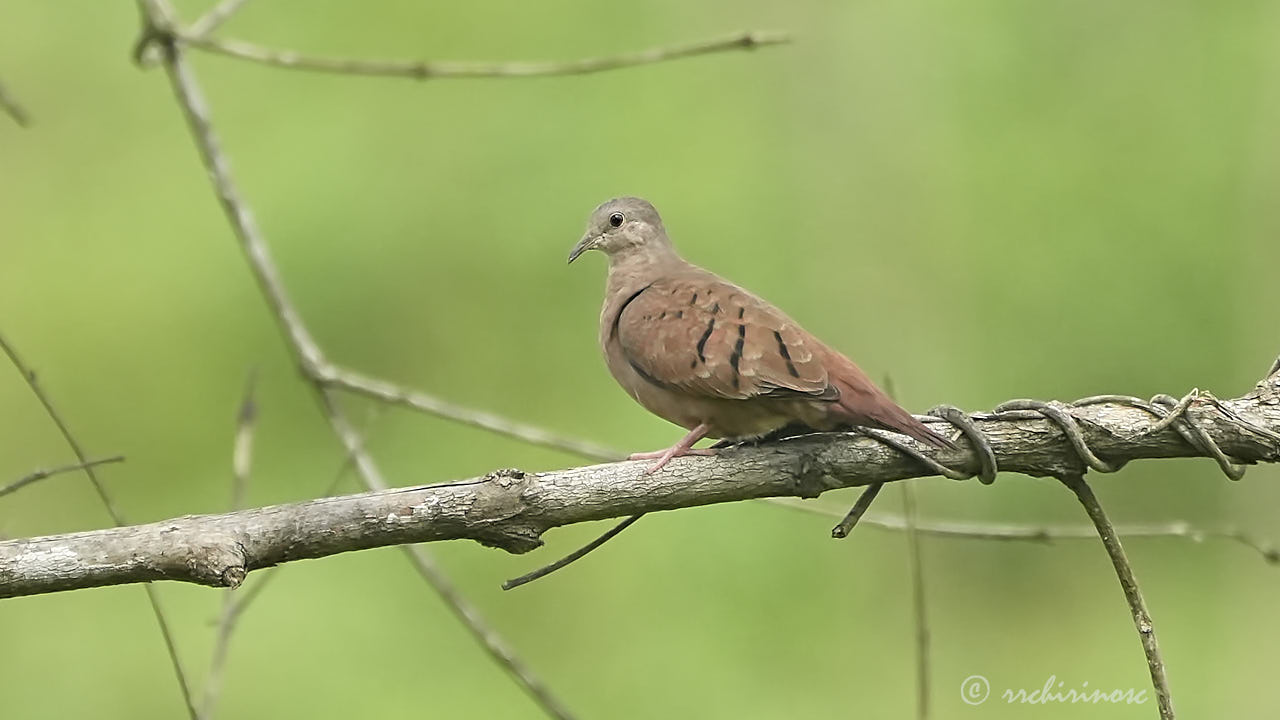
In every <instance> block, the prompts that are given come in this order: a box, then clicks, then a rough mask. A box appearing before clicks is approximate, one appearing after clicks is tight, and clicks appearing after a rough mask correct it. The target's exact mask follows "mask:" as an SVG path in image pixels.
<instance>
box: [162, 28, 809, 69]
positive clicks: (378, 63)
mask: <svg viewBox="0 0 1280 720" xmlns="http://www.w3.org/2000/svg"><path fill="white" fill-rule="evenodd" d="M178 40H179V41H181V42H182V43H183V44H185V45H189V46H190V47H193V48H198V49H200V50H205V51H208V52H212V53H217V54H219V55H225V56H227V57H232V58H237V59H240V60H248V61H250V62H256V63H261V64H263V65H271V66H273V67H280V68H288V69H290V70H307V71H311V72H325V73H337V74H343V75H376V76H385V77H407V78H413V79H415V80H430V79H435V78H499V77H533V76H547V75H586V74H589V73H598V72H604V71H607V70H617V69H619V68H626V67H634V66H637V65H649V64H652V63H659V62H666V61H669V60H677V59H680V58H687V57H694V56H697V55H708V54H711V53H717V52H723V51H726V50H752V49H755V48H758V47H764V46H767V45H779V44H782V43H786V42H789V41H790V38H789V37H788V36H787V35H785V34H782V33H771V32H741V33H735V34H733V35H730V36H728V37H723V38H717V39H714V40H703V41H700V42H694V43H689V44H686V45H675V46H672V47H666V48H650V49H648V50H640V51H637V52H630V53H623V54H621V55H613V56H609V57H596V58H582V59H578V60H565V61H547V62H457V61H421V60H365V59H356V58H333V57H318V56H308V55H302V54H300V53H296V52H293V51H291V50H277V49H274V48H268V47H262V46H260V45H253V44H251V43H247V42H242V41H239V40H226V39H218V38H211V37H208V36H207V35H205V34H201V33H195V32H184V33H180V34H179V35H178Z"/></svg>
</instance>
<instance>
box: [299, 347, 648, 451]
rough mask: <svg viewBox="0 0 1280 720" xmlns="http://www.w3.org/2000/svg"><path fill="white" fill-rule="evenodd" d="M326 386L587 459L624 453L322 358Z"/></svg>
mask: <svg viewBox="0 0 1280 720" xmlns="http://www.w3.org/2000/svg"><path fill="white" fill-rule="evenodd" d="M312 377H313V378H314V380H315V381H317V382H319V383H322V384H323V385H325V386H326V387H332V388H338V389H342V390H347V391H350V392H354V393H358V394H360V395H364V396H366V397H370V398H373V399H375V400H380V401H382V402H385V403H389V404H392V405H400V406H403V407H407V408H410V409H413V410H417V411H419V412H422V413H426V414H428V415H434V416H436V417H441V418H445V419H447V420H452V421H454V422H456V423H459V424H462V425H468V426H470V427H474V428H479V429H481V430H488V431H489V432H492V433H496V434H498V435H503V436H506V437H510V438H514V439H516V440H520V441H523V442H527V443H529V444H531V445H539V446H542V447H546V448H551V449H553V450H561V451H563V452H567V453H572V454H574V455H578V456H580V457H584V458H588V459H591V460H603V461H610V460H621V459H622V458H624V457H626V453H623V452H620V451H617V450H614V449H612V448H608V447H605V446H603V445H598V444H596V443H593V442H589V441H586V440H578V439H576V438H571V437H567V436H564V435H558V434H556V433H553V432H551V431H549V430H546V429H544V428H541V427H538V426H536V425H530V424H528V423H522V422H518V421H515V420H511V419H509V418H506V417H503V416H501V415H498V414H495V413H490V412H485V411H483V410H476V409H474V408H470V407H466V406H464V405H458V404H456V403H451V402H449V401H447V400H442V399H440V398H437V397H435V396H432V395H428V394H426V393H422V392H418V391H416V390H409V389H406V388H402V387H399V386H397V385H395V384H393V383H389V382H386V381H383V380H378V379H375V378H370V377H366V376H364V375H361V374H359V373H356V372H352V371H350V370H347V369H344V368H340V367H337V366H334V365H330V364H329V363H328V362H327V361H322V362H321V364H320V365H319V366H318V367H317V368H316V369H315V371H314V375H313V376H312Z"/></svg>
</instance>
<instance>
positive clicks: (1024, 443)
mask: <svg viewBox="0 0 1280 720" xmlns="http://www.w3.org/2000/svg"><path fill="white" fill-rule="evenodd" d="M1223 404H1224V406H1226V408H1227V409H1228V410H1229V411H1230V412H1231V413H1232V414H1235V415H1238V416H1240V417H1241V418H1242V419H1244V420H1246V421H1248V422H1249V423H1251V424H1254V425H1257V426H1259V427H1262V428H1267V429H1271V430H1280V376H1275V377H1273V378H1271V379H1269V380H1267V381H1265V382H1264V383H1262V384H1260V385H1259V386H1258V387H1257V388H1256V389H1255V390H1254V391H1253V392H1251V393H1249V394H1248V395H1245V396H1244V397H1242V398H1238V399H1235V400H1228V401H1224V402H1223ZM1072 412H1073V413H1074V414H1075V416H1076V417H1077V418H1078V419H1079V425H1080V429H1081V432H1082V433H1083V436H1084V437H1085V439H1086V441H1087V442H1088V444H1089V446H1090V447H1092V448H1093V450H1094V452H1095V453H1097V454H1098V455H1100V456H1103V457H1107V458H1109V459H1110V461H1112V462H1126V461H1131V460H1137V459H1140V458H1169V457H1194V456H1201V455H1202V454H1201V451H1199V450H1197V449H1196V448H1193V447H1192V446H1190V445H1189V444H1188V443H1187V442H1186V441H1185V440H1184V439H1183V437H1182V436H1181V435H1180V434H1179V433H1178V432H1177V428H1176V427H1166V428H1165V429H1164V430H1161V431H1160V432H1156V433H1149V432H1146V431H1147V430H1148V429H1149V428H1150V427H1151V426H1152V425H1154V424H1155V423H1156V422H1158V420H1159V418H1156V417H1153V416H1152V415H1150V414H1148V413H1147V412H1145V411H1143V410H1141V409H1139V408H1135V407H1133V406H1130V405H1125V404H1119V403H1098V404H1092V405H1086V406H1080V407H1072ZM1187 412H1188V414H1189V416H1192V417H1195V418H1197V426H1198V427H1200V428H1202V429H1203V430H1204V431H1205V433H1206V434H1207V435H1208V437H1210V438H1211V439H1212V440H1213V441H1214V442H1215V443H1217V444H1218V445H1219V446H1220V447H1221V448H1222V450H1223V451H1224V452H1226V453H1228V454H1229V455H1230V456H1232V457H1233V458H1234V459H1236V461H1238V462H1280V447H1277V446H1276V444H1275V443H1274V442H1273V441H1271V440H1270V439H1269V438H1267V437H1264V436H1260V435H1258V434H1256V433H1254V432H1252V431H1250V430H1248V429H1246V428H1242V427H1241V426H1240V425H1238V424H1236V423H1234V422H1230V421H1228V420H1227V419H1226V416H1225V415H1224V414H1223V413H1221V412H1215V411H1213V409H1212V406H1211V405H1208V404H1205V405H1202V404H1200V403H1193V404H1192V406H1191V407H1190V408H1189V409H1188V411H1187ZM971 417H972V419H973V421H974V423H975V425H976V426H977V427H978V428H979V429H980V430H981V431H982V432H983V434H984V435H986V436H987V437H988V438H990V439H991V441H992V442H991V446H992V449H993V450H994V453H995V456H996V458H997V459H998V462H999V464H1000V467H1001V468H1003V469H1004V470H1005V471H1006V472H1017V473H1023V474H1027V475H1032V476H1045V475H1052V474H1053V473H1054V472H1058V471H1060V470H1062V469H1063V468H1076V469H1077V471H1079V470H1080V469H1082V465H1081V460H1080V459H1079V457H1078V456H1077V455H1076V454H1075V452H1074V449H1073V446H1072V445H1071V444H1070V443H1069V442H1067V441H1066V439H1065V438H1064V435H1063V433H1062V431H1061V429H1060V428H1059V427H1058V425H1057V424H1056V423H1055V422H1054V421H1053V420H1050V419H1047V418H1045V417H1044V416H1041V415H1037V414H1034V413H1030V414H1029V413H1025V412H1022V411H1013V412H1007V413H998V414H991V413H981V414H976V415H973V416H971ZM350 447H351V446H350V445H348V449H350ZM935 457H936V459H937V460H938V461H939V462H942V463H944V464H946V465H947V466H949V467H956V468H970V469H971V470H974V471H977V470H978V469H979V467H978V466H979V460H978V458H977V457H976V455H975V453H973V452H972V451H971V450H964V449H957V450H939V451H936V454H935ZM645 469H647V465H645V463H643V462H620V463H612V464H605V465H594V466H589V467H583V468H575V469H571V470H562V471H557V472H548V473H537V474H525V473H522V472H519V471H514V470H513V471H501V472H495V473H492V474H491V475H489V476H485V477H482V478H475V479H471V480H467V481H463V482H458V483H451V484H446V485H432V486H427V487H417V488H405V489H401V490H390V491H385V492H377V493H365V494H362V495H353V496H346V497H334V498H321V499H317V500H312V501H309V502H305V503H297V504H292V505H281V506H275V507H269V508H260V509H256V510H246V511H243V512H240V513H229V514H225V515H212V516H196V517H187V518H179V519H175V520H170V521H166V522H162V523H154V524H151V525H142V526H138V527H134V528H122V529H116V530H99V531H94V532H90V533H77V534H72V535H63V536H53V537H48V538H33V539H28V540H10V541H6V542H0V597H6V596H12V595H29V594H36V593H41V592H54V591H58V590H69V589H74V588H80V587H95V586H100V585H113V584H120V583H127V582H143V581H149V580H159V579H173V580H184V581H188V582H196V583H201V584H206V585H235V584H237V583H238V582H240V581H241V580H242V579H243V577H244V574H245V573H246V572H248V571H250V570H253V569H257V568H262V567H268V566H271V565H275V564H279V563H283V562H289V561H292V560H298V559H303V558H315V557H324V556H327V555H332V554H335V553H339V552H346V551H350V550H361V549H366V548H371V547H380V546H385V545H395V544H405V543H419V542H433V541H439V540H453V539H463V538H467V539H472V540H477V541H479V542H481V543H482V544H485V545H489V546H494V547H500V548H503V549H505V550H508V551H510V552H526V551H528V550H532V549H533V548H535V547H537V546H538V545H539V544H540V542H541V540H540V538H541V535H542V534H543V533H544V532H545V531H547V530H548V529H550V528H553V527H559V526H562V525H568V524H573V523H579V522H585V521H589V520H603V519H606V518H611V517H623V516H628V515H636V514H640V513H647V512H657V511H661V510H674V509H677V508H685V507H696V506H700V505H708V504H712V503H721V502H733V501H738V500H751V499H758V498H765V497H797V496H798V497H816V496H818V495H820V494H822V493H823V492H826V491H828V490H832V489H836V488H840V487H859V486H866V485H870V484H873V483H877V482H892V481H896V480H902V479H905V478H910V477H920V476H922V475H924V474H925V473H927V472H929V471H928V470H926V469H924V468H922V467H921V466H920V465H919V464H918V463H917V462H916V461H914V460H912V459H909V458H906V457H904V456H902V455H901V454H899V453H898V452H897V451H895V450H893V449H891V448H889V447H886V446H884V445H882V444H880V443H879V442H878V441H876V440H874V439H872V438H869V437H866V436H862V435H849V434H840V433H819V434H813V435H805V436H800V437H795V438H789V439H786V440H782V441H780V442H776V443H771V444H766V445H762V446H759V447H738V448H728V449H726V450H724V451H722V452H721V453H720V454H719V455H718V456H715V457H709V458H708V457H690V458H679V459H677V460H674V461H672V463H671V465H670V466H668V468H666V469H664V470H663V471H661V472H658V473H654V474H652V475H645V474H644V470H645ZM925 531H926V528H925V527H923V526H922V527H921V532H925Z"/></svg>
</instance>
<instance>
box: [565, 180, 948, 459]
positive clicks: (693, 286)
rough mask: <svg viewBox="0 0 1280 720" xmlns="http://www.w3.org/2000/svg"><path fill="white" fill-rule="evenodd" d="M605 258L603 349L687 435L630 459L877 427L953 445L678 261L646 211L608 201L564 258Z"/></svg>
mask: <svg viewBox="0 0 1280 720" xmlns="http://www.w3.org/2000/svg"><path fill="white" fill-rule="evenodd" d="M597 249H598V250H603V251H604V252H605V253H606V254H607V255H608V256H609V279H608V284H607V286H606V291H605V302H604V309H603V310H602V311H601V313H600V344H601V346H602V348H603V349H604V356H605V361H606V363H607V364H608V366H609V372H610V373H612V374H613V377H614V378H615V379H616V380H617V381H618V384H620V385H621V386H622V388H623V389H624V390H626V391H627V394H628V395H630V396H631V397H632V398H634V399H635V400H636V402H638V403H640V404H641V405H643V406H644V407H645V408H647V409H648V410H649V411H650V412H652V413H654V414H655V415H658V416H659V417H662V418H665V419H667V420H670V421H671V422H673V423H675V424H677V425H680V426H683V427H685V428H687V429H688V430H689V433H688V434H687V435H686V436H685V437H684V438H683V439H682V440H681V441H680V442H679V443H677V444H676V445H675V446H673V447H671V448H669V449H668V450H665V451H660V452H656V453H638V454H636V455H633V456H632V457H633V458H642V457H643V458H658V459H659V461H658V463H657V464H656V465H654V466H653V467H652V468H650V469H649V472H654V471H656V470H657V469H659V468H661V467H662V466H663V465H665V464H666V463H667V461H669V460H670V459H671V458H672V457H677V456H680V455H687V454H710V453H711V452H712V451H709V450H694V449H692V446H693V444H694V443H696V442H697V441H698V440H700V439H702V438H703V437H712V438H729V439H746V438H755V437H760V436H762V435H766V434H768V433H770V432H772V431H774V430H778V429H779V428H782V427H784V426H787V425H792V424H796V423H799V424H802V425H805V426H808V427H811V428H814V429H817V430H830V429H835V428H838V427H842V426H850V425H857V426H864V427H875V428H883V429H886V430H892V431H895V432H900V433H904V434H906V435H910V436H911V437H913V438H915V439H917V440H919V441H921V442H924V443H927V444H929V445H932V446H934V447H954V445H953V444H952V443H951V442H950V441H949V440H947V439H946V438H944V437H942V436H941V435H938V434H937V433H935V432H934V431H932V430H930V429H929V428H928V427H926V426H925V425H924V424H923V423H921V422H920V421H919V420H916V419H915V418H913V417H912V416H911V414H910V413H908V412H907V411H906V410H903V409H902V408H900V407H898V405H897V404H896V403H894V402H893V401H892V400H891V399H889V397H888V396H887V395H885V394H884V392H882V391H881V390H880V389H879V388H878V387H876V385H875V383H873V382H871V379H870V378H868V377H867V375H866V373H864V372H862V370H861V369H859V368H858V366H857V365H854V364H853V362H852V361H850V360H849V359H848V358H846V357H845V356H844V355H841V354H840V353H839V352H836V351H835V350H832V349H831V348H829V347H827V346H826V345H824V344H823V343H822V342H821V341H820V340H818V339H817V338H815V337H814V336H813V335H810V334H809V333H807V332H805V330H804V329H803V328H801V327H800V326H799V325H797V324H796V322H795V321H793V320H792V319H791V318H789V317H787V316H786V315H785V314H783V313H782V311H780V310H778V309H777V308H775V307H773V306H772V305H770V304H769V303H767V302H765V301H764V300H762V299H761V298H759V297H757V296H755V295H753V294H751V293H750V292H748V291H746V290H744V289H742V288H740V287H738V286H737V285H734V284H733V283H731V282H729V281H727V280H724V279H723V278H721V277H719V276H717V275H715V274H714V273H711V272H708V271H707V270H703V269H702V268H700V267H697V266H696V265H692V264H690V263H688V262H685V261H684V260H683V259H682V258H681V257H680V256H679V255H677V254H676V251H675V249H674V248H673V247H672V245H671V241H670V239H669V238H668V237H667V232H666V229H665V228H664V227H663V226H662V220H661V218H660V217H659V216H658V212H657V211H656V210H654V208H653V206H652V205H650V204H649V203H648V202H646V201H644V200H641V199H640V198H617V199H614V200H610V201H608V202H606V203H604V204H603V205H601V206H599V207H598V208H596V209H595V212H593V213H592V215H591V220H590V221H589V223H588V225H587V233H586V235H585V236H584V237H583V238H582V240H581V241H580V242H579V243H578V244H577V246H576V247H574V249H573V252H572V253H570V255H569V262H573V261H574V260H575V259H576V258H577V257H578V256H579V255H581V254H582V253H583V252H586V251H587V250H597Z"/></svg>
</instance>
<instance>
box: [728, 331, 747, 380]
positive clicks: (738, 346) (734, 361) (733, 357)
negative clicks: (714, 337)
mask: <svg viewBox="0 0 1280 720" xmlns="http://www.w3.org/2000/svg"><path fill="white" fill-rule="evenodd" d="M746 340H747V326H746V325H739V326H738V342H736V343H734V344H733V352H732V353H731V354H730V355H729V365H731V366H732V367H733V389H734V390H737V389H738V382H739V377H740V376H741V373H740V372H738V363H739V362H740V361H741V360H742V345H743V344H744V343H745V342H746Z"/></svg>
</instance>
